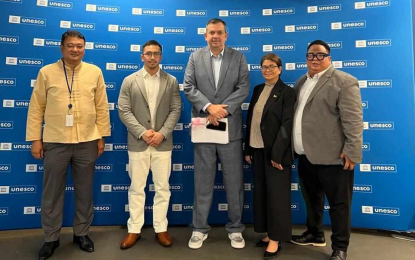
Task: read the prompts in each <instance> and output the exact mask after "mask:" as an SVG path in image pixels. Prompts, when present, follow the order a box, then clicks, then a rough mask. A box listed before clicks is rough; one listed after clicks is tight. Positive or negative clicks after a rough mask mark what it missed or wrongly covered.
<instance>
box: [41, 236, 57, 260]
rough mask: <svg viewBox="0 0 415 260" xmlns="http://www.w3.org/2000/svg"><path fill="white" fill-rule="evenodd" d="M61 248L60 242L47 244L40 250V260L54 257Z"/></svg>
mask: <svg viewBox="0 0 415 260" xmlns="http://www.w3.org/2000/svg"><path fill="white" fill-rule="evenodd" d="M58 247H59V240H57V241H52V242H45V243H44V244H43V246H42V248H41V249H40V250H39V260H46V259H48V258H49V257H51V256H53V253H55V249H56V248H58Z"/></svg>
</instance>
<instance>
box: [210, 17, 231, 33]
mask: <svg viewBox="0 0 415 260" xmlns="http://www.w3.org/2000/svg"><path fill="white" fill-rule="evenodd" d="M217 23H221V24H223V26H225V31H226V23H225V21H224V20H222V19H219V18H212V19H210V20H209V21H208V22H207V24H206V26H208V25H209V24H217Z"/></svg>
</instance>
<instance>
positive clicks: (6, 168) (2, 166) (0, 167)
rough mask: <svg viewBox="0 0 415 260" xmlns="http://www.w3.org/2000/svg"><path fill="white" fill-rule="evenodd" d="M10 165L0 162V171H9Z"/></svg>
mask: <svg viewBox="0 0 415 260" xmlns="http://www.w3.org/2000/svg"><path fill="white" fill-rule="evenodd" d="M11 170H12V165H11V164H0V173H1V172H11Z"/></svg>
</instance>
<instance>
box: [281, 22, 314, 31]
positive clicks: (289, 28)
mask: <svg viewBox="0 0 415 260" xmlns="http://www.w3.org/2000/svg"><path fill="white" fill-rule="evenodd" d="M309 31H318V24H300V25H286V26H285V32H287V33H291V32H309Z"/></svg>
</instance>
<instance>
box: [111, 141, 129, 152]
mask: <svg viewBox="0 0 415 260" xmlns="http://www.w3.org/2000/svg"><path fill="white" fill-rule="evenodd" d="M113 149H114V151H127V150H128V145H127V144H126V143H117V144H113Z"/></svg>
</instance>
